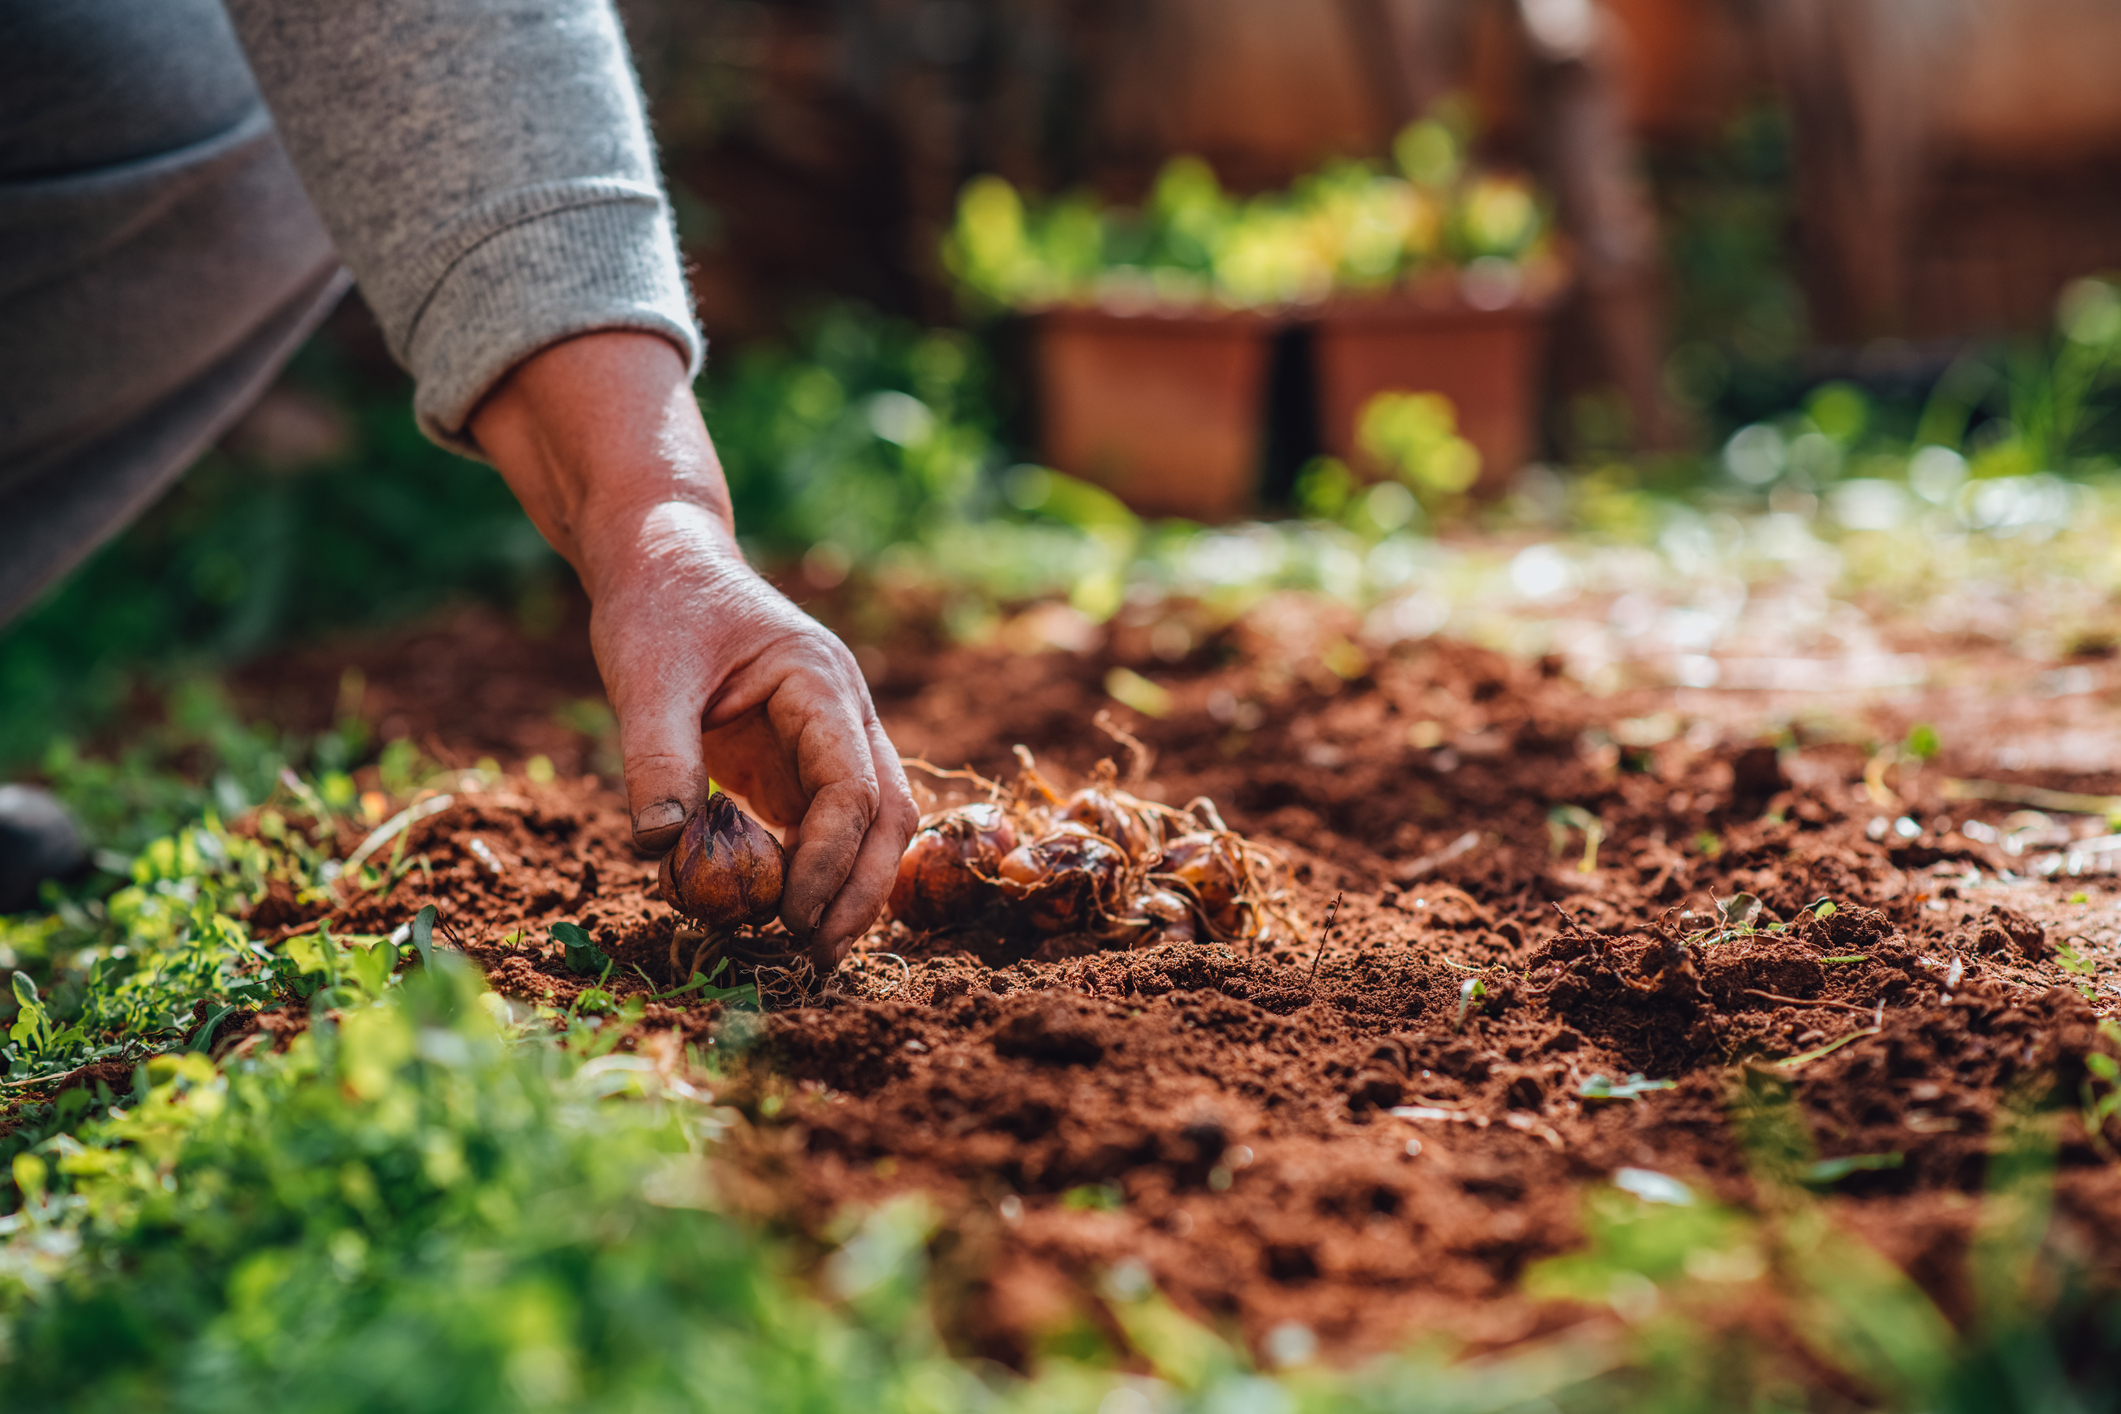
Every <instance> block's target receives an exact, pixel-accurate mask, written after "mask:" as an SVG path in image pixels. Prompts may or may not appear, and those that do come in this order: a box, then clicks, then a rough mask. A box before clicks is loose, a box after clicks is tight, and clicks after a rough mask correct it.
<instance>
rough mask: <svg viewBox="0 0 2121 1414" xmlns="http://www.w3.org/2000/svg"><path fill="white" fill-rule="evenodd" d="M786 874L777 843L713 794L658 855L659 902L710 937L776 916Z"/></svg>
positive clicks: (785, 860)
mask: <svg viewBox="0 0 2121 1414" xmlns="http://www.w3.org/2000/svg"><path fill="white" fill-rule="evenodd" d="M787 873H788V857H787V853H786V851H784V850H783V849H782V848H781V842H780V841H779V840H777V839H775V838H774V837H773V835H772V833H771V832H770V831H768V830H767V828H766V827H765V826H764V825H761V824H760V823H759V822H758V821H756V820H754V819H752V818H751V817H750V816H749V815H746V814H745V813H744V812H743V811H741V810H739V809H738V808H737V805H736V802H735V801H733V800H731V799H730V798H729V797H728V796H726V795H724V794H722V792H720V791H716V792H715V793H714V794H713V795H710V796H708V797H707V803H706V804H705V805H703V806H701V807H700V808H699V809H698V810H696V811H694V812H693V815H692V818H691V819H690V820H687V821H686V822H685V832H684V833H683V834H682V835H680V836H678V842H677V846H676V847H675V848H674V849H672V850H671V851H670V853H668V854H666V855H664V856H663V869H662V888H663V898H664V899H665V901H667V902H668V903H669V904H670V906H671V907H672V908H675V909H676V910H677V911H678V912H680V913H682V914H684V915H685V916H686V917H687V918H691V919H693V920H694V921H696V922H699V923H702V924H705V925H706V926H707V927H708V928H709V929H710V930H713V931H716V932H724V933H726V932H728V931H729V930H730V929H733V928H743V927H757V926H759V925H760V924H763V923H768V922H771V921H772V919H773V917H774V915H775V914H777V913H779V912H780V909H781V889H782V887H783V886H784V885H785V883H786V881H787Z"/></svg>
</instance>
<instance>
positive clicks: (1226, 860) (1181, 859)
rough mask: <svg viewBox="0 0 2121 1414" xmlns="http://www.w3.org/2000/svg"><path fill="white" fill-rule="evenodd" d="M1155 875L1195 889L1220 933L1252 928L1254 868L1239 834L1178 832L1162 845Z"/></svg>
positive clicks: (1228, 935) (1166, 882) (1177, 887)
mask: <svg viewBox="0 0 2121 1414" xmlns="http://www.w3.org/2000/svg"><path fill="white" fill-rule="evenodd" d="M1151 877H1152V878H1153V879H1154V880H1155V881H1156V882H1158V883H1161V884H1164V885H1166V886H1167V887H1170V888H1173V889H1175V890H1177V891H1180V892H1184V893H1186V894H1189V895H1191V896H1192V898H1193V900H1194V901H1195V902H1196V903H1197V904H1198V905H1199V908H1200V916H1201V919H1202V920H1203V921H1204V922H1206V923H1207V925H1208V928H1209V930H1210V931H1211V932H1212V933H1213V934H1214V935H1215V936H1216V937H1219V938H1241V937H1245V936H1247V935H1248V934H1249V933H1250V932H1251V928H1252V922H1253V905H1252V901H1251V897H1250V887H1249V886H1250V884H1251V868H1250V866H1249V864H1248V863H1247V861H1246V859H1245V853H1244V847H1243V845H1242V844H1240V843H1239V842H1238V840H1237V837H1236V836H1235V835H1232V834H1229V833H1227V832H1212V833H1211V832H1207V831H1203V832H1200V833H1196V834H1190V835H1180V836H1179V837H1178V838H1177V839H1175V840H1172V841H1170V842H1169V843H1167V844H1166V845H1165V846H1164V850H1163V859H1162V861H1161V862H1160V863H1158V865H1157V866H1156V872H1155V874H1153V875H1152V876H1151Z"/></svg>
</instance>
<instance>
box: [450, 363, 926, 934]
mask: <svg viewBox="0 0 2121 1414" xmlns="http://www.w3.org/2000/svg"><path fill="white" fill-rule="evenodd" d="M471 432H472V435H473V436H474V437H475V438H476V439H477V441H478V443H479V446H480V448H481V449H482V450H483V451H485V453H486V454H487V455H488V456H489V457H491V458H492V460H493V463H494V465H495V467H496V468H497V469H498V470H499V471H500V472H501V474H502V476H503V477H504V478H505V479H506V480H507V481H508V484H509V486H510V488H511V489H513V490H514V491H515V493H516V496H517V498H518V499H519V500H520V501H522V503H523V508H524V510H525V511H527V512H528V513H529V515H530V518H531V520H532V521H533V522H535V523H536V525H537V527H538V529H539V531H540V532H542V533H543V534H544V536H545V538H546V539H547V540H548V541H549V542H551V544H552V546H553V548H555V549H557V550H558V551H559V552H560V553H561V554H562V555H564V556H566V558H567V560H568V562H569V563H570V564H572V565H573V566H574V568H575V571H576V573H578V574H579V575H580V576H581V579H582V585H583V587H584V588H585V589H586V590H587V591H588V593H589V599H590V604H591V614H590V640H591V643H592V646H593V647H594V648H595V651H596V658H597V667H598V669H599V670H600V671H601V672H602V674H603V677H604V686H605V690H606V691H607V692H608V693H609V695H610V697H611V704H612V707H613V709H614V711H616V712H617V714H618V719H619V741H620V748H621V752H622V754H623V756H624V759H625V771H626V793H627V797H628V800H629V802H630V804H631V807H632V811H633V834H634V842H635V843H636V844H638V845H639V846H640V847H641V848H643V849H646V850H651V851H662V850H667V849H669V848H670V847H671V846H672V845H674V844H675V843H676V842H677V839H678V836H679V833H680V831H681V830H682V829H683V827H684V824H685V820H686V818H687V817H688V816H689V815H691V814H692V812H694V811H695V810H697V809H698V808H699V807H700V806H701V805H702V804H703V803H705V801H706V799H707V793H708V792H707V783H708V779H709V776H710V774H711V775H712V777H713V779H714V780H716V781H717V782H719V783H720V784H721V785H722V786H723V787H724V788H725V789H726V790H728V791H729V792H730V793H731V794H733V795H738V796H741V797H743V799H744V801H745V802H746V804H747V805H748V806H749V807H750V809H751V810H752V812H753V813H755V814H756V815H758V816H759V818H761V819H762V820H764V821H765V822H766V823H768V824H770V825H773V826H776V827H778V828H779V829H781V831H782V835H783V841H784V843H785V844H786V846H787V850H788V856H789V862H788V872H787V882H786V888H785V890H784V892H783V894H782V899H781V910H780V917H781V921H782V922H783V923H784V924H785V925H786V926H787V928H788V930H789V932H790V933H792V934H793V935H794V936H795V937H796V938H797V939H798V940H799V941H800V942H801V943H803V944H804V945H805V946H807V948H808V950H809V953H810V956H811V958H812V960H813V961H814V962H815V963H816V964H817V965H818V967H819V968H820V970H821V971H828V972H829V971H830V970H831V969H832V968H833V967H834V966H836V965H837V964H838V962H839V960H840V958H841V957H843V956H844V955H845V953H846V951H847V948H848V946H849V944H851V943H852V942H853V940H854V939H855V938H856V937H858V936H860V934H861V933H862V931H863V930H864V929H866V928H867V927H868V926H869V924H870V923H872V922H873V921H875V918H876V916H877V913H878V911H879V910H880V909H881V908H882V907H883V903H884V897H885V895H886V893H887V892H888V891H889V889H890V887H891V883H892V880H893V878H894V876H895V875H896V873H897V870H898V863H899V856H900V854H901V853H902V852H903V851H904V849H905V846H906V841H907V840H908V839H910V838H911V837H912V834H913V830H914V826H915V823H916V821H917V819H918V812H917V811H916V810H915V808H914V804H913V798H912V795H911V793H910V792H909V791H908V790H907V787H906V777H905V773H904V772H903V771H902V770H901V769H900V767H899V762H898V753H897V751H896V750H895V749H894V748H893V747H892V745H891V742H890V740H889V739H888V738H886V737H885V735H884V729H883V726H882V724H881V723H880V722H878V720H877V716H876V708H875V706H874V705H873V704H872V703H871V702H870V699H869V688H868V685H867V683H865V682H864V681H863V679H862V675H861V671H860V670H859V669H858V668H857V667H856V666H855V662H854V658H853V655H852V654H850V653H849V652H848V651H847V648H846V645H844V644H842V643H841V642H840V641H839V640H838V639H837V638H835V637H834V636H833V635H832V634H830V633H829V632H827V631H826V630H825V629H824V628H823V626H821V625H820V624H818V623H817V622H816V621H815V620H813V619H812V618H810V616H809V615H807V614H805V613H803V612H802V611H801V610H800V609H798V608H796V607H795V605H793V604H791V603H789V602H788V600H787V599H786V598H785V597H784V596H783V595H782V594H781V593H780V592H779V591H777V590H775V589H774V588H773V587H772V586H771V585H769V584H767V583H766V582H765V581H764V580H762V579H761V578H759V576H758V575H757V574H756V573H755V572H754V571H753V570H752V569H751V567H750V566H749V565H747V564H746V563H745V562H744V558H743V555H742V554H741V553H740V552H739V550H738V549H737V544H736V536H735V531H734V528H733V525H732V522H731V517H730V513H729V497H728V490H727V487H726V486H725V485H724V483H723V480H722V471H721V463H720V461H719V460H718V459H717V458H716V456H715V452H714V446H713V444H712V442H710V441H709V439H708V436H707V429H706V426H705V424H704V423H702V421H701V420H700V413H699V405H698V403H697V402H695V401H694V399H693V397H692V393H691V390H690V387H689V386H688V380H687V377H686V369H685V364H684V360H683V358H682V357H680V355H679V354H678V352H677V350H676V348H675V347H674V346H673V345H671V344H669V343H666V342H665V341H664V340H663V339H661V338H659V337H657V336H654V335H650V334H640V333H622V332H604V333H595V334H587V335H583V336H581V337H579V338H574V339H570V340H567V341H566V342H564V343H560V344H555V345H553V346H551V347H550V348H547V349H545V350H542V351H541V352H539V353H537V354H535V355H533V356H531V357H530V358H529V359H527V360H525V361H524V362H523V363H521V364H519V365H517V366H516V368H515V369H514V371H513V372H511V373H510V374H509V376H508V378H507V379H506V380H505V381H504V382H503V383H502V384H501V385H500V386H499V387H498V388H497V389H496V390H495V391H494V392H493V393H491V394H490V395H489V396H488V397H487V399H486V401H485V402H484V403H482V404H481V405H480V407H479V409H478V410H477V412H475V413H474V414H473V417H472V421H471Z"/></svg>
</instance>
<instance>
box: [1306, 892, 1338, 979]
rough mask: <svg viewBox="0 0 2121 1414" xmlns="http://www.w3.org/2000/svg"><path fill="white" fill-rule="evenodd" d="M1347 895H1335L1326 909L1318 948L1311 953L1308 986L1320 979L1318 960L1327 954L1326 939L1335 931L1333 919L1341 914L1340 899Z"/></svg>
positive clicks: (1320, 928) (1319, 934) (1319, 932)
mask: <svg viewBox="0 0 2121 1414" xmlns="http://www.w3.org/2000/svg"><path fill="white" fill-rule="evenodd" d="M1346 897H1347V895H1346V894H1345V893H1338V894H1335V895H1333V902H1332V904H1331V905H1330V906H1329V907H1328V908H1327V909H1326V921H1325V922H1324V923H1323V924H1322V925H1320V927H1319V930H1318V950H1317V951H1316V952H1314V953H1312V954H1311V975H1310V976H1309V977H1308V978H1307V979H1306V981H1305V985H1306V986H1310V985H1313V984H1315V983H1316V982H1317V981H1318V961H1319V959H1320V958H1322V957H1324V956H1325V955H1326V939H1327V937H1329V936H1330V935H1331V934H1332V932H1333V920H1334V919H1335V918H1338V917H1339V916H1340V901H1341V900H1342V899H1344V898H1346Z"/></svg>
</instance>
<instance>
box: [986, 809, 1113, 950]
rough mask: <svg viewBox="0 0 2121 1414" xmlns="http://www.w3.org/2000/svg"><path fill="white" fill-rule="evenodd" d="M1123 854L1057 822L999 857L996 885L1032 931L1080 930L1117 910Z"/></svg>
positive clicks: (1077, 827) (1102, 922) (1077, 828)
mask: <svg viewBox="0 0 2121 1414" xmlns="http://www.w3.org/2000/svg"><path fill="white" fill-rule="evenodd" d="M1126 872H1127V857H1126V855H1125V854H1124V853H1123V852H1122V851H1121V850H1120V848H1119V846H1118V845H1115V844H1113V843H1112V841H1110V840H1108V839H1104V838H1102V837H1101V836H1099V835H1096V834H1093V833H1092V832H1091V831H1089V830H1087V829H1085V828H1083V827H1082V826H1081V825H1077V824H1072V823H1070V824H1063V825H1059V826H1056V827H1055V828H1054V829H1052V830H1050V831H1048V832H1047V833H1045V834H1043V835H1041V836H1039V837H1038V838H1037V839H1035V840H1033V841H1031V842H1030V843H1029V844H1024V845H1019V846H1017V847H1016V848H1015V849H1014V850H1011V851H1010V852H1009V853H1008V854H1007V855H1005V856H1003V858H1002V862H1001V871H1000V874H1001V889H1002V893H1003V894H1004V895H1006V896H1007V897H1008V898H1009V899H1010V901H1011V902H1012V903H1013V904H1014V905H1015V907H1016V910H1017V915H1018V917H1019V918H1021V919H1022V920H1023V922H1024V924H1025V925H1026V926H1027V927H1028V928H1030V930H1031V931H1032V932H1034V933H1045V934H1054V933H1086V932H1091V931H1094V930H1096V929H1098V928H1101V927H1103V926H1104V925H1105V924H1106V923H1107V922H1108V921H1109V920H1110V919H1111V918H1112V917H1113V916H1114V915H1115V914H1116V913H1117V911H1118V909H1117V905H1118V903H1119V894H1120V887H1121V884H1122V881H1123V880H1124V879H1125V877H1126Z"/></svg>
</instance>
